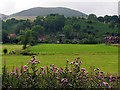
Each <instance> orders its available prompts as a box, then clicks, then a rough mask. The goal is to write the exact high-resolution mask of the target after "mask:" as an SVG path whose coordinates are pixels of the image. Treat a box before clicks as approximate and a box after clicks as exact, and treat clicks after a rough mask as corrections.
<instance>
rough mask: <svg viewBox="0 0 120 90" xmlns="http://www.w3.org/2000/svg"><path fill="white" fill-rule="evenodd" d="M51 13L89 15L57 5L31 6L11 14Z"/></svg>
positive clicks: (34, 14)
mask: <svg viewBox="0 0 120 90" xmlns="http://www.w3.org/2000/svg"><path fill="white" fill-rule="evenodd" d="M51 13H57V14H61V15H64V16H65V17H72V16H74V17H87V16H88V15H86V14H84V13H82V12H79V11H76V10H72V9H69V8H63V7H57V8H42V7H36V8H31V9H28V10H23V11H21V12H18V13H14V14H12V15H10V17H15V16H46V15H48V14H51Z"/></svg>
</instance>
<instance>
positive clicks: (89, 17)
mask: <svg viewBox="0 0 120 90" xmlns="http://www.w3.org/2000/svg"><path fill="white" fill-rule="evenodd" d="M88 19H89V20H95V21H97V16H96V15H95V14H89V16H88Z"/></svg>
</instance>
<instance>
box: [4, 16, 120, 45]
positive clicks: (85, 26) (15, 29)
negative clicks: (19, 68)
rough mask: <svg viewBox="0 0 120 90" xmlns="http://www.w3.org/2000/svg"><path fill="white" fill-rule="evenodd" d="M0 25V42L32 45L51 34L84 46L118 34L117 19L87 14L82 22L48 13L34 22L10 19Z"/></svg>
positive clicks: (77, 18)
mask: <svg viewBox="0 0 120 90" xmlns="http://www.w3.org/2000/svg"><path fill="white" fill-rule="evenodd" d="M2 22H3V27H2V28H3V32H2V33H3V36H2V37H3V38H2V39H3V43H6V42H12V41H13V42H19V41H21V40H22V41H21V42H22V43H23V42H26V43H28V42H29V43H31V45H35V44H36V43H37V42H38V39H39V38H40V37H42V36H45V37H47V38H50V37H51V36H53V35H54V37H56V38H58V39H59V40H61V37H59V34H64V40H66V41H67V40H73V39H77V40H79V41H82V40H83V41H86V43H90V42H91V43H96V42H97V41H99V42H104V40H103V38H104V37H105V36H117V35H119V34H118V32H117V30H118V25H119V19H118V16H116V15H114V16H108V15H106V16H104V17H97V16H96V15H94V14H90V15H89V16H88V18H87V19H86V18H81V17H64V16H63V15H59V14H49V15H47V16H46V17H42V16H38V17H36V19H35V20H34V21H31V20H16V19H15V18H12V19H8V20H6V21H2ZM10 33H15V34H17V35H18V36H20V37H18V38H15V39H12V40H10V39H8V37H7V36H8V34H10ZM25 37H26V38H25ZM91 37H92V38H91ZM21 38H22V39H21ZM28 39H29V40H28ZM91 40H92V41H91ZM100 40H101V41H100ZM26 43H24V45H25V46H24V47H26ZM97 43H98V42H97Z"/></svg>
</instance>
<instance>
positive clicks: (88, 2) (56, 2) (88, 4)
mask: <svg viewBox="0 0 120 90" xmlns="http://www.w3.org/2000/svg"><path fill="white" fill-rule="evenodd" d="M118 1H119V0H0V13H2V14H6V15H10V14H13V13H16V12H19V11H22V10H26V9H29V8H33V7H68V8H71V9H75V10H79V11H81V12H83V13H86V14H91V13H93V14H96V15H97V16H104V15H106V14H107V15H117V14H118Z"/></svg>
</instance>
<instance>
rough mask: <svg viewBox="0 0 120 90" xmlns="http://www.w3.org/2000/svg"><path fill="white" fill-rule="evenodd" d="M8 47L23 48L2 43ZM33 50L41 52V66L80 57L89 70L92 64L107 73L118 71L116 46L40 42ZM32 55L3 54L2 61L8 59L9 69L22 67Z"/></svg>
mask: <svg viewBox="0 0 120 90" xmlns="http://www.w3.org/2000/svg"><path fill="white" fill-rule="evenodd" d="M4 48H7V49H8V51H11V50H14V51H17V50H21V49H22V45H2V49H4ZM29 50H30V51H31V52H34V53H39V54H38V55H36V58H37V60H39V61H40V62H41V63H40V66H44V67H45V66H46V65H48V66H49V65H50V64H55V66H57V67H60V66H61V67H63V66H65V62H66V59H69V61H70V62H71V61H74V59H75V58H77V57H80V60H81V61H82V67H84V68H86V69H87V70H89V67H90V66H94V67H99V68H100V70H101V71H105V72H106V73H107V72H109V73H118V48H117V47H115V46H107V45H104V44H96V45H95V44H92V45H91V44H84V45H83V44H38V45H35V46H32V47H30V48H29ZM30 59H31V56H23V55H9V54H7V55H3V57H2V63H3V62H4V60H6V65H7V66H8V67H9V68H8V70H11V69H12V66H13V65H15V67H18V68H20V65H25V64H26V63H27V62H28V61H30Z"/></svg>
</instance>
